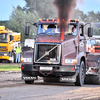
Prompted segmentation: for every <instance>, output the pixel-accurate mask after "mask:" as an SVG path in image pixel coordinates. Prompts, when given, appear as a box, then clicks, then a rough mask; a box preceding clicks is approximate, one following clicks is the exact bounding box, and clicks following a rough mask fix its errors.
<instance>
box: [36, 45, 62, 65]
mask: <svg viewBox="0 0 100 100" xmlns="http://www.w3.org/2000/svg"><path fill="white" fill-rule="evenodd" d="M60 53H61V45H60V44H38V43H36V44H35V54H34V55H35V56H34V62H35V63H48V64H59V63H60Z"/></svg>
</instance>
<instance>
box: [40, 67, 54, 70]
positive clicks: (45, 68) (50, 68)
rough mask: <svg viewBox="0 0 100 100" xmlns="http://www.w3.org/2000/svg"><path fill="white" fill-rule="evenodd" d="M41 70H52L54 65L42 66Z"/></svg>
mask: <svg viewBox="0 0 100 100" xmlns="http://www.w3.org/2000/svg"><path fill="white" fill-rule="evenodd" d="M40 70H52V67H40Z"/></svg>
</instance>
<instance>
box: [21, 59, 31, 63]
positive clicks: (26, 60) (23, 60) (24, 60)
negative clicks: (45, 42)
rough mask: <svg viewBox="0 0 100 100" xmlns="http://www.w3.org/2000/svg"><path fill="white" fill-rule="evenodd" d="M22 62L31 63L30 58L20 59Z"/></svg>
mask: <svg viewBox="0 0 100 100" xmlns="http://www.w3.org/2000/svg"><path fill="white" fill-rule="evenodd" d="M22 62H32V58H22Z"/></svg>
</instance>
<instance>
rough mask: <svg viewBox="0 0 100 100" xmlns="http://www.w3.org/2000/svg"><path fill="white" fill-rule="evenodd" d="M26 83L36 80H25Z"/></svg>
mask: <svg viewBox="0 0 100 100" xmlns="http://www.w3.org/2000/svg"><path fill="white" fill-rule="evenodd" d="M25 83H26V84H33V83H34V80H25Z"/></svg>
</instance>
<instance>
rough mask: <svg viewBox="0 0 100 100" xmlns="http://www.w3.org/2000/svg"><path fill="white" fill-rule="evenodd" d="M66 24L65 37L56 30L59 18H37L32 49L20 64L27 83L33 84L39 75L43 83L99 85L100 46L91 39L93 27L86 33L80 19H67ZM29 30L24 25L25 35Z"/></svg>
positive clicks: (26, 53) (23, 77) (84, 25)
mask: <svg viewBox="0 0 100 100" xmlns="http://www.w3.org/2000/svg"><path fill="white" fill-rule="evenodd" d="M67 24H68V27H67V28H66V31H65V32H64V34H62V33H61V32H60V30H59V19H46V20H42V19H40V20H39V22H38V23H37V24H34V25H36V26H37V27H38V28H37V36H36V40H35V43H34V44H33V45H34V49H33V50H28V51H26V52H25V53H24V54H23V58H22V65H21V71H22V79H23V80H24V81H25V83H26V84H32V83H33V82H34V80H37V79H38V76H40V77H43V80H44V82H73V83H75V85H76V86H82V85H83V84H84V83H88V82H91V80H92V82H94V80H95V83H96V84H100V50H99V49H100V47H99V46H96V42H95V39H94V38H93V37H92V35H93V28H91V26H90V27H88V31H86V30H85V27H86V25H87V24H85V23H84V22H81V21H79V20H69V21H68V22H67ZM73 28H75V31H74V32H73V30H72V29H73ZM29 29H30V27H29V26H26V29H25V34H26V35H29ZM62 37H63V40H62ZM90 77H94V78H90ZM89 79H91V80H89Z"/></svg>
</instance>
